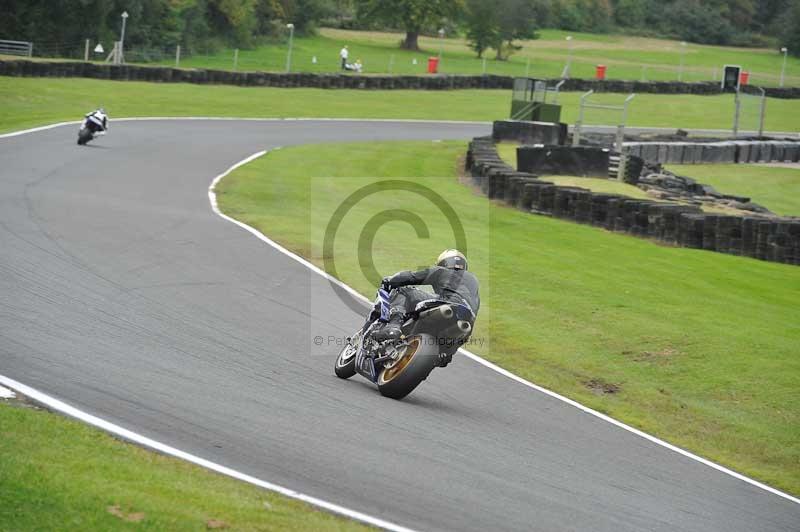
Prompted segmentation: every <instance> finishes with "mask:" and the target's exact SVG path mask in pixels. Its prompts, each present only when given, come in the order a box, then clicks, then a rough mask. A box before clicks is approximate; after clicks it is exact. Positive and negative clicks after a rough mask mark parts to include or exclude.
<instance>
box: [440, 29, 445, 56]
mask: <svg viewBox="0 0 800 532" xmlns="http://www.w3.org/2000/svg"><path fill="white" fill-rule="evenodd" d="M442 47H444V28H439V62H440V63H441V62H442Z"/></svg>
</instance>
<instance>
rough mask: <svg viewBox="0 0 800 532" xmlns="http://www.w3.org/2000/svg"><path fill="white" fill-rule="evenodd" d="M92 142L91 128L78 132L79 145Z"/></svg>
mask: <svg viewBox="0 0 800 532" xmlns="http://www.w3.org/2000/svg"><path fill="white" fill-rule="evenodd" d="M90 140H92V132H91V131H90V130H89V128H84V129H81V130H80V131H78V145H79V146H83V145H84V144H86V143H87V142H89V141H90Z"/></svg>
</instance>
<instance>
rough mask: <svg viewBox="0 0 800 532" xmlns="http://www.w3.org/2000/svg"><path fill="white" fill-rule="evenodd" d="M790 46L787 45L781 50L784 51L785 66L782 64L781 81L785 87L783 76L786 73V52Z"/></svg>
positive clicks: (781, 84)
mask: <svg viewBox="0 0 800 532" xmlns="http://www.w3.org/2000/svg"><path fill="white" fill-rule="evenodd" d="M788 51H789V50H788V48H786V47H785V46H784V47H783V48H781V52H783V66H781V83H780V86H781V87H783V78H784V77H785V75H786V53H787V52H788Z"/></svg>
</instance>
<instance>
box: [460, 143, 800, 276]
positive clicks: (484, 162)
mask: <svg viewBox="0 0 800 532" xmlns="http://www.w3.org/2000/svg"><path fill="white" fill-rule="evenodd" d="M466 169H467V172H468V173H469V175H471V176H472V181H473V183H474V184H475V185H476V186H477V187H479V188H480V189H481V191H482V192H483V193H484V194H486V195H487V196H488V197H489V198H493V199H498V200H502V201H504V202H506V203H507V204H508V205H510V206H513V207H515V208H518V209H522V210H524V211H526V212H531V213H535V214H544V215H547V216H553V217H557V218H563V219H566V220H572V221H575V222H579V223H585V224H588V225H593V226H597V227H602V228H605V229H608V230H610V231H616V232H620V233H627V234H630V235H636V236H640V237H643V238H651V239H654V240H658V241H661V242H665V243H669V244H671V245H677V246H682V247H688V248H696V249H705V250H709V251H716V252H719V253H728V254H731V255H743V256H746V257H753V258H757V259H761V260H767V261H772V262H782V263H786V264H796V265H800V220H797V219H791V218H756V217H750V216H724V215H718V214H705V213H703V212H702V211H701V210H700V208H699V207H696V206H693V205H682V204H677V203H664V202H656V201H652V200H641V199H634V198H628V197H625V196H620V195H616V194H602V193H596V192H591V191H589V190H587V189H583V188H580V187H562V186H557V185H554V184H553V183H551V182H549V181H544V180H541V179H539V178H538V177H537V176H536V175H534V174H532V173H528V172H519V171H517V170H515V169H514V168H512V167H511V166H509V165H508V164H506V163H505V162H504V161H503V160H502V159H500V157H499V156H498V154H497V149H496V147H495V144H494V141H493V140H492V137H478V138H475V139H473V140H472V142H470V144H469V149H468V151H467V157H466Z"/></svg>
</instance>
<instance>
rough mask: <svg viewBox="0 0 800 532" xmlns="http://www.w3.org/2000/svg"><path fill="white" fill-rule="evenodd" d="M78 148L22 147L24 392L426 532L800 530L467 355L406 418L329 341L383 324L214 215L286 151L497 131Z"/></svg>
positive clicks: (6, 274)
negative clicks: (258, 168)
mask: <svg viewBox="0 0 800 532" xmlns="http://www.w3.org/2000/svg"><path fill="white" fill-rule="evenodd" d="M75 133H76V127H75V126H62V127H57V128H54V129H49V130H45V131H40V132H36V133H30V134H26V135H21V136H15V137H10V138H5V139H0V374H1V375H5V376H7V377H10V378H12V379H15V380H17V381H20V382H22V383H24V384H27V385H28V386H31V387H33V388H37V389H38V390H40V391H43V392H45V393H48V394H50V395H52V396H54V397H56V398H59V399H61V400H63V401H65V402H67V403H69V404H71V405H73V406H76V407H78V408H81V409H83V410H85V411H87V412H89V413H91V414H94V415H96V416H99V417H101V418H104V419H107V420H109V421H111V422H113V423H117V424H119V425H122V426H123V427H126V428H129V429H131V430H133V431H136V432H139V433H141V434H143V435H145V436H147V437H150V438H153V439H156V440H158V441H161V442H163V443H166V444H168V445H172V446H174V447H177V448H179V449H182V450H185V451H187V452H190V453H193V454H196V455H198V456H201V457H203V458H206V459H209V460H212V461H214V462H217V463H219V464H222V465H224V466H227V467H231V468H233V469H236V470H239V471H242V472H244V473H247V474H250V475H253V476H255V477H258V478H261V479H264V480H267V481H269V482H274V483H276V484H280V485H283V486H286V487H289V488H292V489H295V490H298V491H301V492H304V493H307V494H309V495H312V496H315V497H319V498H321V499H325V500H327V501H331V502H334V503H337V504H340V505H342V506H345V507H348V508H351V509H354V510H358V511H361V512H364V513H367V514H370V515H373V516H376V517H380V518H382V519H385V520H387V521H390V522H393V523H397V524H399V525H402V526H406V527H410V528H415V529H420V530H476V531H488V530H541V531H560V530H592V531H616V532H619V531H641V530H664V531H671V532H674V531H679V530H695V531H712V530H719V531H726V532H728V531H733V530H741V531H748V532H751V531H771V530H784V531H790V530H791V531H797V530H800V505H798V504H796V503H795V502H793V501H791V500H788V499H785V498H782V497H780V496H778V495H775V494H772V493H769V492H767V491H765V490H763V489H760V488H758V487H756V486H753V485H751V484H748V483H746V482H744V481H742V480H739V479H736V478H734V477H732V476H730V475H727V474H725V473H723V472H720V471H717V470H715V469H712V468H711V467H708V466H706V465H703V464H701V463H698V462H697V461H695V460H692V459H690V458H688V457H686V456H683V455H681V454H678V453H676V452H673V451H671V450H669V449H666V448H664V447H662V446H659V445H657V444H655V443H653V442H651V441H648V440H646V439H644V438H642V437H640V436H637V435H635V434H633V433H630V432H628V431H625V430H623V429H621V428H619V427H616V426H614V425H612V424H610V423H608V422H606V421H603V420H602V419H599V418H597V417H594V416H592V415H589V414H587V413H585V412H582V411H580V410H579V409H577V408H575V407H573V406H570V405H568V404H566V403H564V402H562V401H559V400H558V399H555V398H552V397H549V396H547V395H545V394H542V393H540V392H537V391H535V390H532V389H530V388H528V387H526V386H524V385H522V384H519V383H517V382H514V381H512V380H511V379H509V378H507V377H505V376H503V375H501V374H499V373H496V372H494V371H492V370H490V369H488V368H486V367H483V366H481V365H480V364H478V363H476V362H474V361H472V360H469V359H467V358H466V357H463V356H457V357H456V360H455V362H454V363H453V364H452V365H451V366H450V367H448V368H447V369H446V370H436V371H434V373H433V374H432V375H431V377H430V379H429V380H428V381H427V382H426V383H424V384H423V385H422V386H421V387H420V388H419V389H417V391H416V392H414V393H413V394H412V395H411V396H410V397H409V398H407V400H404V401H402V402H398V401H393V400H389V399H384V398H382V397H381V396H380V395H379V394H378V392H377V390H376V389H375V388H374V387H373V386H372V385H370V384H369V383H367V382H366V381H365V380H364V379H362V378H360V377H354V378H352V379H350V380H349V381H342V380H340V379H337V378H336V377H335V376H334V375H333V361H334V357H335V355H336V349H335V348H334V347H331V348H329V349H328V350H327V352H325V353H320V350H319V349H315V348H313V346H312V342H311V340H312V338H313V337H314V336H317V335H321V336H323V337H327V336H328V335H339V336H341V335H346V334H347V333H349V332H351V330H352V329H354V328H355V327H357V326H358V325H359V324H360V323H361V319H362V318H361V316H359V315H357V314H355V313H354V312H352V311H350V310H348V307H347V306H346V305H344V304H343V303H342V301H340V300H339V299H338V298H337V297H336V296H334V295H333V294H332V292H331V290H330V288H329V285H328V282H327V281H326V280H325V279H323V278H322V277H321V276H319V275H317V274H316V273H314V272H312V271H311V270H309V269H308V268H306V267H304V266H303V265H301V264H300V263H298V262H297V261H295V260H293V259H292V258H290V257H288V256H286V255H284V254H282V253H280V252H278V251H277V250H275V249H274V248H272V247H270V246H268V245H266V244H265V243H263V242H261V241H260V240H258V239H256V238H255V237H254V236H253V235H251V234H250V233H248V232H247V231H244V230H243V229H242V228H240V227H237V226H236V225H234V224H232V223H230V222H227V221H225V220H223V219H222V218H220V217H219V216H217V215H216V214H214V213H213V212H212V210H211V208H210V205H209V199H208V194H207V191H208V186H209V183H210V182H211V180H212V179H213V178H214V177H215V176H216V175H218V174H220V173H222V172H223V171H225V170H226V169H227V168H228V167H230V166H231V165H232V164H234V163H236V162H237V161H239V160H241V159H243V158H245V157H247V156H249V155H250V154H252V153H255V152H257V151H259V150H263V149H267V148H269V147H272V146H277V145H282V146H285V145H290V144H298V143H308V142H321V141H350V140H352V141H356V140H374V139H446V138H464V139H466V138H469V137H472V136H475V135H479V134H487V133H488V126H487V125H477V124H472V125H470V124H447V123H441V124H433V123H426V124H422V123H403V122H395V123H390V122H355V121H354V122H330V121H319V122H314V121H274V122H269V121H196V120H195V121H192V120H173V121H135V122H133V121H132V122H115V123H113V124H112V131H111V133H110V134H109V135H107V136H106V137H104V138H102V139H100V140H98V141H96V142H95V143H94V145H90V146H89V147H85V148H81V147H78V146H76V145H75V136H76V135H75ZM267 236H269V235H267ZM415 264H416V262H415ZM400 266H401V265H398V268H399V267H400ZM312 294H313V297H312ZM326 294H329V295H326ZM312 302H313V304H312Z"/></svg>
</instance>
